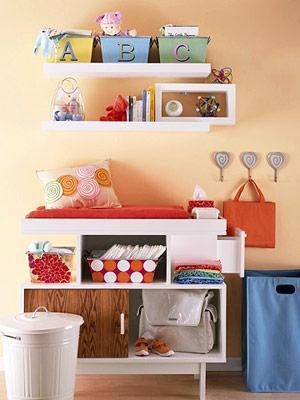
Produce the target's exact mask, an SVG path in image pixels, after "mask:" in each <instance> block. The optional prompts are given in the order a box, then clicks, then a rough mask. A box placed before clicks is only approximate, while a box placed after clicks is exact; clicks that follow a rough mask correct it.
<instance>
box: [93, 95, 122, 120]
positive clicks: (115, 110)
mask: <svg viewBox="0 0 300 400" xmlns="http://www.w3.org/2000/svg"><path fill="white" fill-rule="evenodd" d="M127 107H128V101H127V100H126V99H125V98H124V97H122V96H121V95H118V96H117V98H116V100H115V102H114V105H113V106H109V107H107V108H106V111H107V115H105V116H102V117H100V118H99V119H100V121H126V120H127V117H126V109H127Z"/></svg>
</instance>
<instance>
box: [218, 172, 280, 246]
mask: <svg viewBox="0 0 300 400" xmlns="http://www.w3.org/2000/svg"><path fill="white" fill-rule="evenodd" d="M248 183H249V185H251V187H252V188H253V189H254V190H255V192H256V194H257V195H258V201H240V197H241V194H242V192H243V190H244V189H245V186H246V185H248ZM275 214H276V205H275V203H272V202H270V201H266V200H265V197H264V195H263V193H262V191H261V190H260V188H259V187H258V186H257V184H256V183H255V182H254V180H253V179H249V180H248V181H247V182H245V183H244V184H243V185H242V186H241V187H240V188H239V190H238V191H237V193H236V195H235V198H234V199H233V201H225V202H224V203H223V216H224V218H226V219H227V226H228V233H229V235H233V234H234V228H241V229H243V230H244V231H245V232H246V234H247V238H246V247H275Z"/></svg>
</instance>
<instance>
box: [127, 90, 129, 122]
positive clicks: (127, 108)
mask: <svg viewBox="0 0 300 400" xmlns="http://www.w3.org/2000/svg"><path fill="white" fill-rule="evenodd" d="M126 100H127V103H128V106H127V108H126V121H129V96H126Z"/></svg>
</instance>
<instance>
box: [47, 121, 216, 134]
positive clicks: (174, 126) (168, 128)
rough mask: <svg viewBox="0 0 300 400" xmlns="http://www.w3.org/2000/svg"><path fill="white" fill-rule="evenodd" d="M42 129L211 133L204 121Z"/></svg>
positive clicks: (61, 124) (57, 124)
mask: <svg viewBox="0 0 300 400" xmlns="http://www.w3.org/2000/svg"><path fill="white" fill-rule="evenodd" d="M42 127H43V130H44V131H52V132H209V123H206V122H202V121H194V122H185V121H183V122H179V121H173V122H170V121H166V122H133V121H130V122H127V121H126V122H125V121H124V122H118V121H113V122H110V121H45V122H43V126H42Z"/></svg>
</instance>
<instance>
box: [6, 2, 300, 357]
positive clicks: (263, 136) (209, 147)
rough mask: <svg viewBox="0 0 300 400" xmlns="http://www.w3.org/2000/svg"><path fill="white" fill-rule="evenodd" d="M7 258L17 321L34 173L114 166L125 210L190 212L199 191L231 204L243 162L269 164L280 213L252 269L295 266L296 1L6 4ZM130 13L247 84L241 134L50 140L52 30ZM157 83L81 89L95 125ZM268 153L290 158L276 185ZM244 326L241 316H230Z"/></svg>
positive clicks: (260, 175)
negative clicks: (47, 43)
mask: <svg viewBox="0 0 300 400" xmlns="http://www.w3.org/2000/svg"><path fill="white" fill-rule="evenodd" d="M0 5H1V16H2V18H1V25H0V31H1V36H0V37H1V39H2V41H1V42H2V52H1V85H0V89H1V97H0V102H1V110H2V117H1V119H0V126H1V142H0V159H1V169H0V180H1V184H2V188H1V209H0V220H1V225H2V229H1V244H0V246H1V249H0V250H1V254H2V255H3V257H2V273H1V279H0V296H1V297H0V300H1V301H0V314H1V315H3V314H5V313H15V312H17V311H18V305H19V303H18V302H19V287H20V284H21V283H22V282H23V281H24V280H25V279H27V278H28V274H27V269H26V261H25V257H24V251H25V248H26V246H27V244H28V241H29V240H30V239H31V238H28V237H23V236H22V235H21V234H20V220H21V218H22V217H23V216H24V215H25V213H26V212H27V211H29V210H31V209H33V208H35V207H36V206H37V205H40V204H42V202H43V194H42V190H41V185H40V183H39V182H38V180H37V178H36V177H35V173H34V171H35V170H36V169H44V168H56V167H64V166H67V165H76V164H78V163H82V162H88V161H94V160H99V159H103V158H106V157H110V158H111V159H112V160H113V163H112V171H113V175H114V181H115V187H116V191H117V193H118V195H119V197H120V199H121V201H122V202H123V203H152V204H160V203H162V204H183V203H185V202H186V200H187V199H188V198H189V197H190V195H191V193H192V191H193V187H194V185H195V183H201V185H203V187H204V188H205V189H206V190H207V192H208V194H209V196H210V197H212V198H215V199H216V200H217V201H218V202H221V201H222V200H223V199H227V198H229V197H230V196H231V195H232V193H233V191H234V190H235V189H236V187H237V186H238V184H240V183H241V182H242V180H243V179H244V178H245V177H246V170H245V169H244V168H243V167H242V166H241V164H240V162H239V159H238V157H239V154H240V153H241V152H242V151H249V150H253V151H256V152H258V153H259V154H260V155H261V160H260V163H259V166H258V167H257V169H256V170H255V172H254V177H255V179H256V180H257V182H258V184H259V185H260V186H261V187H262V188H263V190H264V192H265V195H266V197H267V199H269V200H273V201H276V203H277V205H278V215H277V222H278V229H277V246H276V249H249V250H247V266H248V267H251V268H252V267H253V268H259V267H266V268H272V267H274V268H276V267H297V266H299V262H300V246H299V228H298V225H299V216H300V213H299V184H300V165H299V156H300V136H299V135H300V129H299V128H300V122H299V82H300V80H299V68H300V60H299V54H300V51H299V50H300V48H299V37H300V25H299V11H300V2H299V1H298V0H265V1H261V0H251V1H250V0H240V1H237V0H236V1H234V0H226V1H224V0H214V1H212V2H208V1H203V0H192V1H186V2H182V1H181V0H172V1H170V0H152V1H145V0H140V1H133V0H127V1H124V0H123V1H122V0H117V1H112V0H102V1H92V0H85V1H84V2H83V1H82V0H72V1H71V0H64V1H61V0H52V1H45V0H14V1H3V0H2V1H1V2H0ZM118 9H119V10H121V11H123V13H124V14H125V17H124V28H126V27H136V29H137V30H138V32H139V33H140V34H152V35H156V34H158V30H159V27H160V26H161V25H162V24H164V23H170V22H172V23H174V24H184V23H192V24H197V25H199V26H200V29H201V33H202V34H204V35H210V36H211V38H212V41H211V43H210V45H209V50H208V60H209V62H213V64H214V65H215V66H225V65H231V66H232V67H233V71H234V79H235V83H236V84H237V124H236V126H233V127H214V128H212V130H211V132H210V133H209V134H201V133H153V134H151V133H131V132H128V133H124V132H122V133H76V134H75V133H44V132H42V131H41V121H42V120H45V119H47V118H48V116H49V106H50V101H51V98H52V95H53V91H54V88H55V85H56V81H55V80H48V79H46V77H45V76H44V75H43V73H42V61H41V60H40V59H39V58H35V57H34V56H33V55H32V48H33V43H34V40H35V37H36V35H37V33H38V31H39V28H40V27H42V26H55V27H60V26H62V27H69V28H72V27H76V28H93V27H94V22H93V21H94V19H95V16H96V15H98V14H99V13H103V12H105V11H106V10H118ZM150 82H154V81H150V80H149V81H147V82H145V81H143V80H130V81H125V80H101V79H99V80H95V81H82V82H81V87H82V90H83V93H84V96H85V98H86V105H87V114H88V117H89V118H97V116H98V115H99V114H101V113H102V112H103V110H104V106H105V105H106V104H109V103H110V102H111V101H112V99H113V97H114V96H115V95H116V94H118V93H119V92H120V93H123V94H127V93H129V92H131V93H134V92H137V93H139V92H140V89H141V88H143V87H145V86H146V85H148V83H150ZM216 150H227V151H230V152H231V153H232V154H233V155H234V161H233V163H232V165H231V166H230V168H228V169H227V170H226V172H225V182H224V183H219V182H218V170H217V169H216V168H215V167H214V165H213V164H212V162H211V159H210V158H211V154H212V153H213V152H214V151H216ZM269 151H282V152H284V153H286V154H287V156H288V163H287V166H286V167H285V168H284V169H282V171H281V172H280V174H279V183H278V184H274V183H273V182H272V176H273V175H272V171H271V169H270V168H269V167H268V166H267V165H266V162H265V156H266V154H267V153H268V152H269ZM228 281H229V307H230V308H233V309H234V312H233V313H230V315H229V325H230V330H229V338H228V343H229V346H228V350H229V355H231V356H238V355H239V346H240V344H239V341H240V321H239V320H238V319H237V318H236V312H240V303H241V297H240V285H241V283H240V280H239V279H238V278H233V277H232V278H231V279H229V280H228ZM233 315H234V317H232V316H233Z"/></svg>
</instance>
